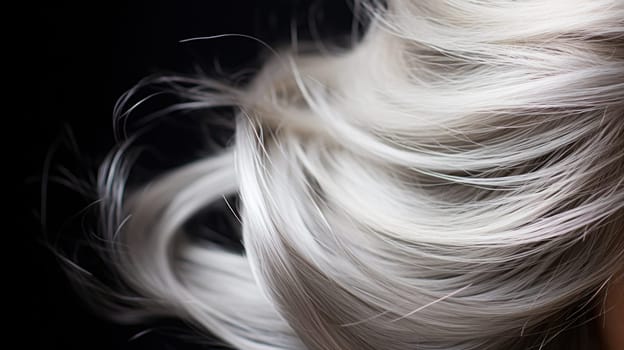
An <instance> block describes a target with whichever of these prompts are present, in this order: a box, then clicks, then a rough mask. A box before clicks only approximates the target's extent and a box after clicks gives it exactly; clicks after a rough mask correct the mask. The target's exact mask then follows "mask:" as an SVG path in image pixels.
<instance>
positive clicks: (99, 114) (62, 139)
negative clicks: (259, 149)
mask: <svg viewBox="0 0 624 350" xmlns="http://www.w3.org/2000/svg"><path fill="white" fill-rule="evenodd" d="M5 16H9V17H10V16H15V18H16V19H17V21H16V24H14V25H11V27H10V28H7V29H5V36H7V37H10V38H11V44H15V46H13V47H11V49H10V50H6V51H5V55H6V56H10V57H9V58H11V59H12V60H14V61H15V62H12V63H11V64H9V65H7V70H8V71H9V72H8V73H10V75H11V76H12V77H15V78H16V79H15V80H16V83H11V85H9V86H8V87H9V89H10V90H11V91H12V92H14V94H13V93H12V94H11V95H10V98H8V99H7V98H6V95H5V100H6V102H5V103H6V105H7V109H6V112H5V120H8V121H10V123H8V124H6V125H8V127H6V129H5V135H6V139H9V138H12V137H15V139H16V140H17V141H11V142H10V143H9V146H8V147H7V148H6V150H7V151H8V152H7V153H8V154H10V155H11V157H8V158H7V163H8V164H11V166H10V169H14V167H13V164H17V166H16V167H15V168H16V169H19V171H17V172H16V175H17V180H16V183H17V184H19V186H18V187H19V190H18V192H17V198H18V200H17V203H18V205H17V214H16V215H15V216H13V217H11V218H9V219H11V220H10V221H12V220H13V219H17V227H20V228H22V229H21V230H18V235H19V238H20V245H19V246H17V248H16V249H15V251H14V252H13V253H19V254H15V255H16V256H17V257H16V258H11V259H14V260H12V261H13V263H12V264H11V263H10V264H9V265H8V267H9V269H10V270H12V271H17V274H16V276H15V279H14V283H11V284H10V286H11V287H13V286H17V288H14V289H13V288H11V289H13V290H16V291H17V296H15V297H14V298H13V299H7V300H9V303H10V304H13V305H9V306H12V308H15V309H17V310H18V312H17V314H18V316H17V317H16V318H15V319H11V322H12V324H13V325H14V326H16V328H17V329H15V331H14V332H13V331H11V333H13V334H10V336H11V338H15V339H16V340H17V345H11V346H10V347H9V348H24V349H26V348H29V349H30V348H35V349H154V350H156V349H187V348H188V349H195V348H197V349H199V348H204V349H205V348H210V346H209V345H203V346H201V345H194V341H184V340H181V339H180V338H179V337H177V336H172V334H179V333H183V334H190V335H192V334H193V332H192V331H191V330H189V328H188V327H185V326H184V325H183V324H179V323H176V322H172V321H166V322H157V323H150V324H141V325H133V326H127V325H126V326H122V325H117V324H114V323H112V322H109V321H107V320H105V319H103V318H101V317H99V316H97V315H96V314H95V313H93V312H91V311H90V310H89V309H88V308H87V307H86V306H85V304H84V302H82V301H81V299H80V298H79V297H78V295H77V294H76V293H75V291H74V289H73V288H72V287H71V285H70V284H69V282H68V280H67V278H66V276H65V275H64V273H63V272H62V269H61V267H60V263H59V260H58V258H56V257H55V256H54V255H53V254H52V253H51V251H50V250H49V249H47V248H46V247H45V245H44V244H43V242H48V243H49V242H50V241H52V242H53V244H55V245H56V246H58V247H60V248H62V249H63V251H65V252H71V251H72V247H73V245H76V244H75V243H76V242H80V241H81V237H83V236H84V234H85V232H86V231H87V230H88V227H89V225H90V223H89V218H88V217H87V218H85V217H83V216H81V215H80V212H81V210H82V209H84V208H85V207H86V206H87V205H88V204H89V203H90V200H89V199H88V198H84V196H82V195H80V194H77V193H75V191H70V190H68V189H66V188H64V187H63V186H61V185H59V184H57V183H55V182H54V181H53V179H52V178H47V181H44V182H42V179H46V177H45V176H42V174H46V173H48V174H54V173H55V171H57V170H58V169H59V168H60V167H62V166H67V167H68V168H71V169H73V172H75V173H76V174H78V176H81V174H87V172H86V170H92V169H94V167H95V165H97V163H98V162H99V161H101V159H102V157H103V156H104V155H105V154H106V152H108V151H109V150H110V148H111V147H112V146H113V145H114V139H113V136H112V135H113V134H112V123H111V111H112V108H113V104H114V102H115V100H116V99H117V98H118V97H119V96H120V95H121V94H122V93H123V92H124V91H125V90H127V89H129V88H130V87H132V86H133V84H135V83H136V82H137V81H138V80H139V79H141V78H143V77H145V76H146V75H149V74H152V73H157V72H180V73H191V72H193V70H194V69H195V68H197V67H199V68H201V69H202V70H204V71H206V72H208V73H210V72H212V71H214V70H215V63H214V62H215V60H217V61H219V62H220V66H221V67H223V69H224V70H225V71H226V72H235V71H237V70H239V69H241V68H243V67H246V66H254V65H257V64H258V60H257V57H258V54H259V53H260V52H261V51H262V46H261V45H259V44H258V43H256V42H254V41H252V40H249V39H244V38H223V39H216V40H209V41H197V42H192V43H184V44H183V43H180V42H179V41H180V40H182V39H187V38H191V37H197V36H209V35H216V34H223V33H238V34H247V35H253V36H255V37H257V38H259V39H261V40H264V41H266V42H268V43H269V44H271V45H279V44H284V43H287V42H288V41H289V38H290V28H291V27H292V26H293V23H294V26H295V27H296V28H297V31H298V33H299V37H300V38H301V39H302V40H319V41H325V42H327V41H330V39H331V38H333V37H337V36H339V35H341V34H344V33H347V32H348V31H349V30H350V28H351V9H350V6H349V5H348V4H346V3H345V2H344V1H342V0H327V1H303V0H301V1H295V0H281V1H279V0H256V1H253V0H230V1H216V0H215V1H211V0H204V1H199V0H189V1H174V0H170V1H127V2H118V3H114V2H91V1H82V2H78V1H74V2H69V1H59V2H51V1H50V2H43V1H42V2H40V3H30V2H24V3H23V4H22V5H20V8H18V9H15V11H12V10H11V11H9V10H6V12H5ZM5 84H7V85H8V83H7V82H6V81H5ZM11 106H13V107H18V108H10V107H11ZM172 137H173V138H174V139H173V140H175V135H173V136H172ZM72 144H74V145H75V146H71V145H72ZM78 153H79V154H78ZM15 156H16V158H17V159H15V160H13V159H12V158H13V157H15ZM9 159H10V160H9ZM46 159H47V160H46ZM47 169H48V170H49V171H47ZM80 169H86V170H85V172H81V171H82V170H80ZM14 175H15V174H14ZM85 176H86V175H85ZM9 183H10V184H11V183H12V182H9ZM42 183H46V184H48V185H47V186H46V187H45V188H44V189H43V190H42V185H41V184H42ZM10 187H12V186H10ZM9 190H11V192H12V191H13V188H10V189H9ZM42 193H44V195H43V197H42ZM42 198H46V200H45V203H46V210H45V212H46V213H47V218H46V220H45V221H46V225H45V230H43V229H42V225H41V222H42V218H41V203H42V200H43V199H42ZM9 213H10V212H9ZM44 231H45V234H44ZM13 232H14V231H13V230H9V232H7V235H10V236H11V237H13V236H15V233H13ZM10 247H11V248H5V249H10V250H13V247H14V246H10ZM74 248H75V247H74ZM8 253H11V252H8ZM5 255H6V254H5ZM12 255H13V254H9V256H12ZM94 261H97V260H94ZM15 266H18V268H16V267H15ZM96 268H97V267H96ZM185 329H186V330H185ZM145 330H150V331H149V332H147V333H145V334H144V335H142V336H138V337H134V336H135V335H137V334H140V333H142V332H143V331H145ZM13 336H14V337H13Z"/></svg>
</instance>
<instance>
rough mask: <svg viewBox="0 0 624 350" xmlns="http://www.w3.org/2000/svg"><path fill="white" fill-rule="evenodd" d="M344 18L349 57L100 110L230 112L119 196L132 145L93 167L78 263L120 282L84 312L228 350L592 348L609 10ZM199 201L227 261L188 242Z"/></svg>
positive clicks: (294, 59)
mask: <svg viewBox="0 0 624 350" xmlns="http://www.w3.org/2000/svg"><path fill="white" fill-rule="evenodd" d="M356 6H357V7H358V8H359V10H360V12H361V13H362V15H361V16H362V17H363V19H362V20H366V21H367V23H368V24H367V26H366V30H365V33H364V34H363V35H362V37H361V38H360V39H359V40H358V41H357V42H355V43H354V44H353V45H352V46H350V47H349V48H343V49H339V50H338V49H337V50H333V51H332V50H329V51H324V52H318V51H319V50H313V49H310V48H308V47H306V43H298V44H297V45H295V44H296V43H295V42H293V45H290V46H286V47H282V48H278V49H275V50H273V51H271V52H272V53H271V55H270V58H269V59H267V60H266V61H265V62H264V63H263V65H262V68H261V69H260V70H259V72H258V73H257V74H256V75H254V77H253V78H252V79H251V80H250V81H249V82H246V83H245V84H233V83H229V82H228V81H227V80H226V79H221V80H220V79H209V78H206V77H199V76H198V77H196V78H189V77H172V76H166V77H165V76H163V77H161V78H154V79H152V80H148V81H146V82H143V83H140V84H139V85H138V86H137V87H136V88H134V89H132V90H131V91H129V93H128V94H126V95H124V96H123V97H122V98H121V99H120V101H119V103H118V105H117V106H116V108H117V109H116V114H117V116H118V117H119V118H121V119H123V118H125V116H126V115H127V114H128V111H131V110H132V108H133V107H129V105H130V103H129V101H130V100H131V97H132V96H133V93H135V92H136V91H137V90H138V89H141V88H142V86H143V85H146V84H148V83H149V84H154V83H155V85H159V84H160V86H162V85H163V84H164V85H166V86H168V87H169V88H170V89H173V90H175V91H176V93H177V94H179V96H180V97H181V98H182V102H179V103H177V104H174V105H173V106H171V107H170V108H167V109H165V110H164V111H162V113H161V114H166V113H167V112H173V111H179V110H185V111H188V110H193V111H194V113H195V112H197V113H200V114H201V113H203V115H204V116H205V117H204V121H205V122H206V123H208V124H209V125H210V124H213V125H215V127H219V125H220V124H222V123H223V122H224V121H223V118H221V117H219V115H218V114H219V113H217V112H218V111H220V110H222V109H223V108H231V109H232V110H234V111H235V114H236V116H235V118H233V119H232V121H231V123H232V126H231V127H232V128H233V130H234V134H233V137H232V139H231V140H230V142H229V143H227V146H225V147H222V148H221V149H219V150H218V151H215V152H213V153H210V154H209V155H205V156H204V157H203V158H200V159H196V160H194V161H192V162H190V163H188V164H186V165H183V166H181V167H177V168H174V169H171V170H168V171H167V172H166V173H164V174H162V175H160V176H158V177H156V178H154V179H152V180H151V181H148V182H145V183H143V184H140V185H137V184H135V183H132V185H131V182H126V179H127V176H126V175H127V174H129V173H130V172H131V165H132V159H133V156H134V155H135V153H133V149H134V148H133V146H132V142H131V141H127V142H126V143H124V144H122V145H121V146H120V147H119V148H118V149H117V150H116V151H115V152H113V153H112V154H111V155H110V157H109V158H108V160H107V161H106V162H105V164H103V165H102V167H101V169H100V172H99V175H98V190H99V191H100V192H99V201H98V210H99V213H100V214H99V224H100V226H99V232H98V233H99V234H100V235H101V237H99V238H98V242H97V243H98V244H100V245H102V244H103V245H105V246H104V247H103V249H102V250H101V251H102V252H103V253H104V258H105V260H106V261H107V262H109V263H110V264H111V266H112V267H113V268H114V270H115V271H116V275H117V276H118V278H117V279H115V281H116V283H112V285H110V284H109V285H108V287H106V288H105V287H103V285H102V284H101V283H99V282H95V281H90V280H89V279H88V278H86V277H85V276H82V275H80V272H76V277H77V278H78V279H79V280H80V282H82V283H83V284H84V285H86V286H87V287H91V288H90V289H89V288H88V289H87V290H88V292H89V293H96V294H97V296H96V298H101V299H99V300H97V302H95V303H94V304H98V305H99V306H100V307H101V308H103V309H105V311H104V312H108V313H109V314H111V315H113V316H114V317H115V318H116V319H118V320H122V321H126V322H138V321H140V320H144V319H146V318H149V317H153V316H157V317H160V316H164V317H175V318H179V319H183V320H187V321H189V322H191V323H192V324H194V325H196V326H197V327H199V328H200V329H202V330H205V331H206V332H210V333H211V334H214V335H215V336H217V337H218V338H219V339H222V340H223V341H224V342H225V343H227V344H229V345H231V346H232V347H234V348H236V349H241V350H277V349H283V350H287V349H288V350H304V349H310V350H312V349H323V350H330V349H343V350H365V349H383V350H405V349H424V350H434V349H440V350H442V349H445V350H460V349H462V350H469V349H572V350H573V349H596V348H599V347H600V342H601V340H600V335H599V334H600V329H599V328H600V326H601V324H602V321H601V320H602V317H603V316H604V314H605V313H607V312H608V311H609V310H608V308H606V307H605V303H604V300H605V296H606V290H607V288H608V286H609V285H610V284H611V283H615V282H617V281H621V280H622V278H623V276H622V273H623V269H622V266H624V152H623V150H624V1H622V0H565V1H564V0H548V1H544V0H518V1H511V0H388V1H386V2H385V3H383V4H379V3H375V2H359V1H358V2H356ZM159 79H160V80H159ZM161 83H163V84H161ZM143 87H144V86H143ZM234 197H236V201H235V202H234V201H229V202H228V201H227V200H226V199H227V198H230V199H231V198H234ZM224 201H225V202H224ZM230 202H232V203H230ZM219 203H222V204H223V203H225V204H227V206H230V207H231V208H230V209H228V210H232V211H234V212H236V215H237V219H239V220H240V227H241V237H240V238H241V240H242V242H243V245H244V252H236V251H234V250H232V249H227V248H224V247H222V246H221V245H220V244H218V243H216V242H212V243H211V242H210V241H208V240H202V239H198V238H197V237H194V236H193V235H192V234H189V233H188V232H186V231H187V226H188V225H187V224H188V222H189V221H190V220H191V219H193V218H195V217H197V216H198V215H201V214H202V212H204V211H205V210H206V209H207V208H210V207H211V206H214V205H218V204H219ZM230 204H231V205H230ZM227 206H226V207H227Z"/></svg>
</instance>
